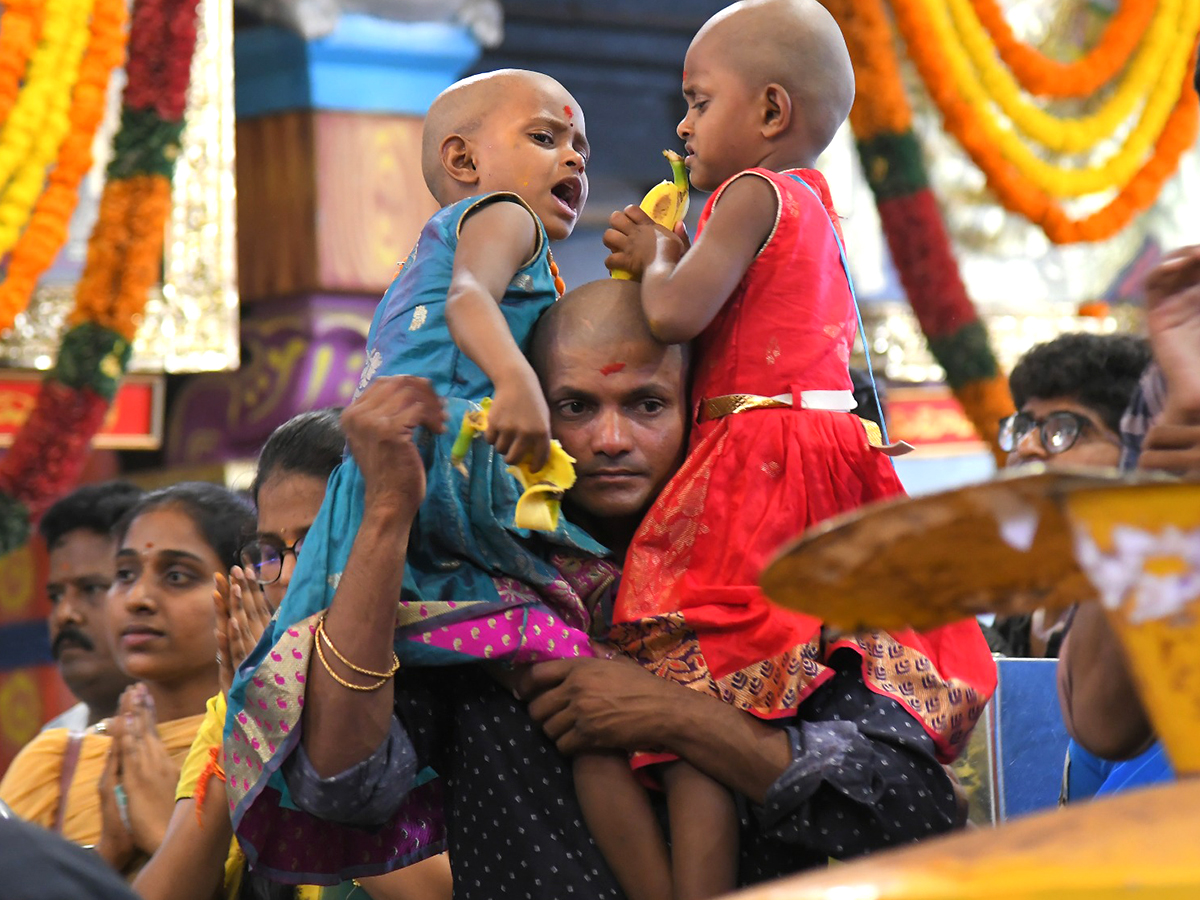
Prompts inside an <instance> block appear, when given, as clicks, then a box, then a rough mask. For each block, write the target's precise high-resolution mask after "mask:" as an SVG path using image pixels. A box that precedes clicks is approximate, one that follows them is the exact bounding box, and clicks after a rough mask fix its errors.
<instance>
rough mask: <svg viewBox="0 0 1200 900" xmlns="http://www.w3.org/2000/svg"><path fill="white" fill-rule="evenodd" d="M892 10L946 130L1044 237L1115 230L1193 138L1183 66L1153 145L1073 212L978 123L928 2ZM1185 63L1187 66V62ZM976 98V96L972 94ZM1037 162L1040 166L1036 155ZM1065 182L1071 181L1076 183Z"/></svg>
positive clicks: (1192, 105) (1191, 97)
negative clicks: (1094, 202) (1130, 169)
mask: <svg viewBox="0 0 1200 900" xmlns="http://www.w3.org/2000/svg"><path fill="white" fill-rule="evenodd" d="M1186 3H1187V4H1189V5H1186V6H1185V11H1186V12H1185V14H1186V15H1189V16H1191V15H1193V13H1194V12H1195V7H1196V0H1186ZM893 9H894V10H895V12H896V23H897V27H898V28H899V30H900V32H901V34H902V35H903V36H904V39H905V41H906V43H907V44H908V46H909V48H910V52H912V54H913V60H914V61H915V62H916V64H917V68H918V70H919V71H920V73H921V77H922V80H923V81H924V82H925V84H926V85H927V86H928V87H929V90H930V93H931V95H932V96H933V99H934V101H935V103H937V105H938V107H939V109H940V110H941V112H942V115H943V117H944V119H945V125H946V128H947V130H948V131H950V132H951V133H952V134H953V135H954V136H955V137H956V138H957V140H958V141H959V143H960V144H962V146H963V148H964V149H965V150H966V151H967V152H968V154H969V155H970V156H971V159H972V160H973V161H974V162H975V164H976V165H978V166H979V168H980V169H981V170H983V172H984V174H985V175H986V176H987V180H988V185H989V187H990V188H991V189H992V191H993V192H994V193H995V194H996V197H997V199H998V200H999V201H1000V203H1001V204H1002V205H1003V206H1004V207H1005V208H1006V209H1009V210H1011V211H1012V212H1015V213H1018V214H1020V215H1022V216H1025V217H1026V218H1027V219H1029V220H1030V221H1031V222H1034V223H1035V224H1037V225H1039V226H1041V228H1042V229H1043V231H1045V233H1046V235H1047V236H1048V237H1049V238H1050V240H1052V241H1054V242H1056V243H1074V242H1077V241H1096V240H1102V239H1104V238H1107V237H1111V236H1112V235H1113V234H1115V233H1116V232H1118V231H1120V230H1121V229H1122V228H1124V227H1125V225H1127V224H1128V223H1129V221H1130V220H1131V219H1132V218H1133V216H1135V215H1136V214H1137V213H1139V212H1141V211H1142V210H1144V209H1146V208H1147V207H1148V206H1149V205H1150V204H1152V203H1153V202H1154V199H1155V197H1157V196H1158V193H1159V191H1160V190H1161V189H1162V184H1163V182H1165V181H1166V179H1167V178H1169V177H1170V176H1171V174H1172V173H1173V172H1174V171H1175V168H1176V167H1177V166H1178V164H1179V158H1180V156H1181V155H1182V154H1183V153H1184V152H1185V151H1186V150H1187V149H1188V147H1189V146H1190V145H1191V144H1192V142H1193V141H1194V140H1195V137H1196V131H1197V103H1196V95H1195V92H1194V90H1193V88H1192V87H1191V83H1190V82H1191V73H1190V72H1188V71H1185V72H1184V73H1181V75H1180V77H1179V78H1178V81H1177V83H1178V84H1180V85H1181V88H1182V89H1181V90H1180V92H1179V93H1178V94H1176V95H1175V96H1174V109H1173V110H1171V112H1170V114H1169V116H1168V118H1167V121H1166V124H1165V125H1164V127H1163V129H1162V132H1161V133H1160V134H1159V136H1158V139H1157V141H1156V142H1155V144H1154V148H1153V151H1152V152H1151V153H1150V154H1149V157H1148V158H1147V159H1146V160H1145V161H1144V162H1143V163H1141V168H1140V169H1139V170H1138V171H1137V172H1136V174H1134V175H1133V177H1132V178H1129V179H1128V181H1126V182H1125V183H1124V185H1123V186H1121V188H1120V190H1119V191H1118V193H1117V195H1116V196H1115V197H1113V199H1112V200H1110V201H1109V202H1108V203H1107V204H1106V205H1105V206H1104V207H1103V208H1101V209H1099V210H1097V211H1096V212H1093V213H1091V214H1090V215H1087V216H1084V217H1082V218H1079V219H1073V218H1071V217H1070V216H1068V215H1067V213H1066V212H1065V211H1064V210H1063V209H1062V207H1061V206H1059V205H1058V204H1057V203H1056V202H1055V201H1054V200H1053V199H1051V197H1050V196H1049V192H1048V191H1046V190H1043V189H1041V187H1040V186H1039V185H1037V184H1033V183H1032V182H1031V179H1030V178H1029V177H1028V176H1027V175H1026V173H1024V172H1022V171H1021V170H1020V169H1018V168H1017V167H1016V166H1015V165H1014V164H1013V163H1012V161H1010V159H1008V158H1007V157H1006V155H1005V153H1003V152H1001V150H1000V149H998V147H999V146H1003V145H1007V143H1008V140H1007V139H1014V136H1013V135H1012V134H1011V132H1006V133H997V129H996V128H995V127H993V128H991V129H988V128H987V126H986V124H985V123H987V119H986V117H985V116H983V115H982V114H981V113H980V112H979V110H978V109H977V108H976V107H975V106H973V105H972V101H971V100H968V99H966V98H964V97H963V96H962V95H961V94H959V92H958V90H957V88H956V81H955V77H954V75H953V74H952V73H951V71H949V70H950V64H949V63H948V61H947V60H946V58H944V57H943V55H942V54H940V53H938V52H936V48H932V47H930V46H929V45H928V43H927V41H926V36H927V35H928V34H930V33H936V32H934V31H933V29H934V20H936V18H937V17H936V16H935V15H930V14H929V13H930V7H928V6H926V5H925V4H924V3H923V2H913V0H893ZM1189 21H1191V20H1189ZM1196 31H1197V28H1196V27H1195V26H1189V33H1190V34H1191V35H1192V40H1194V39H1195V35H1196ZM935 43H937V44H938V45H939V46H942V47H945V48H947V49H952V47H951V46H948V45H953V43H954V42H953V40H949V41H946V40H939V41H936V42H935ZM960 52H961V48H960ZM1184 68H1185V69H1186V68H1187V64H1186V63H1185V66H1184ZM860 92H861V85H860ZM1172 93H1174V92H1172ZM1170 98H1171V95H1170V94H1168V95H1167V99H1170ZM976 102H981V101H980V100H978V98H977V99H976ZM1152 102H1155V103H1158V104H1163V103H1165V102H1166V100H1164V98H1162V97H1157V98H1152ZM1018 143H1019V142H1018ZM1022 149H1024V148H1022ZM1026 152H1027V153H1028V151H1026ZM1037 163H1039V164H1040V165H1042V166H1046V164H1045V163H1042V162H1041V161H1040V160H1038V161H1037ZM1043 174H1046V173H1043ZM1068 174H1070V173H1068ZM1075 174H1082V173H1079V172H1077V173H1075ZM1055 177H1057V176H1055ZM1072 187H1073V188H1076V187H1078V185H1072Z"/></svg>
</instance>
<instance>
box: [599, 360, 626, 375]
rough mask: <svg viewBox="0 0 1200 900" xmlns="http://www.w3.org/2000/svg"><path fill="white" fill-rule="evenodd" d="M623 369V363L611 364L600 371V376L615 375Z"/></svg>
mask: <svg viewBox="0 0 1200 900" xmlns="http://www.w3.org/2000/svg"><path fill="white" fill-rule="evenodd" d="M624 368H625V363H619V362H612V363H609V364H608V365H607V366H604V367H603V368H601V369H600V374H601V375H616V374H617V373H618V372H620V371H621V370H622V369H624Z"/></svg>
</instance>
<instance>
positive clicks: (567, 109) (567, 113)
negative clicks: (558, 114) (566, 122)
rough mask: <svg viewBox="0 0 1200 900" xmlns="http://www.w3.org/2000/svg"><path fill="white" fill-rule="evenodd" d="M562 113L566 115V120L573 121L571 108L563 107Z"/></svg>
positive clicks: (573, 115) (573, 116) (573, 114)
mask: <svg viewBox="0 0 1200 900" xmlns="http://www.w3.org/2000/svg"><path fill="white" fill-rule="evenodd" d="M563 112H564V113H566V115H567V118H568V119H573V118H575V113H574V112H572V110H571V107H569V106H564V107H563Z"/></svg>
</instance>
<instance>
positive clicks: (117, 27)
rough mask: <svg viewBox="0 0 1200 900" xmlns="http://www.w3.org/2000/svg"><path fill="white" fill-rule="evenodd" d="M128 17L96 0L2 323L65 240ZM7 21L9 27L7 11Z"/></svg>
mask: <svg viewBox="0 0 1200 900" xmlns="http://www.w3.org/2000/svg"><path fill="white" fill-rule="evenodd" d="M126 18H127V10H126V5H125V0H95V7H94V9H93V10H92V22H91V34H92V39H91V42H90V44H89V46H88V49H87V52H86V54H85V55H84V57H83V60H82V62H81V63H80V67H79V78H78V80H77V82H76V84H75V90H74V92H73V95H72V104H71V111H70V114H69V117H68V118H69V124H70V131H69V133H68V134H67V136H66V139H65V140H64V141H63V142H62V144H61V146H60V147H59V151H58V159H57V160H56V161H55V163H54V167H53V169H52V170H51V172H50V176H49V179H48V180H47V183H46V189H45V190H44V191H43V192H42V195H41V196H40V197H39V198H38V200H37V205H36V206H35V207H34V210H33V215H32V216H31V217H30V219H29V223H28V225H26V227H25V230H24V232H22V234H21V236H20V238H19V239H18V240H17V242H16V246H15V248H14V249H13V253H12V257H11V258H10V259H9V263H8V271H7V272H6V273H5V276H4V281H3V283H0V329H4V328H8V327H10V326H11V325H12V322H13V320H14V319H15V318H16V316H17V314H18V313H19V312H21V311H22V310H23V309H25V307H26V306H27V305H28V304H29V298H30V296H31V295H32V294H33V290H34V288H35V287H36V286H37V280H38V278H40V277H41V275H42V273H43V272H45V271H46V269H48V268H49V267H50V264H51V263H52V262H54V259H55V257H56V256H57V255H58V252H59V250H61V249H62V246H63V244H65V243H66V240H67V226H68V224H69V223H70V220H71V215H72V214H73V213H74V211H75V206H76V205H77V203H78V202H79V184H80V182H81V181H82V180H83V178H84V176H86V175H87V173H88V172H89V171H90V170H91V168H92V143H93V141H94V139H95V135H96V129H97V128H99V126H100V122H101V121H102V120H103V118H104V107H105V98H106V97H107V94H108V80H109V77H110V76H111V74H112V70H113V68H114V67H115V66H118V65H120V63H121V60H122V58H123V57H124V55H125V38H126V31H125V23H126ZM4 27H5V28H7V27H8V13H7V12H6V13H5V19H4ZM2 33H3V29H0V34H2Z"/></svg>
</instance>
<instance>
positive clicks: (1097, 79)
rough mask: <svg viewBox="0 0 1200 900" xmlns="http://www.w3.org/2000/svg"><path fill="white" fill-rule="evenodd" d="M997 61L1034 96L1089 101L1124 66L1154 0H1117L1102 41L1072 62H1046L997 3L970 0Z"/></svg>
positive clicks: (1146, 24) (1145, 25)
mask: <svg viewBox="0 0 1200 900" xmlns="http://www.w3.org/2000/svg"><path fill="white" fill-rule="evenodd" d="M971 5H972V6H973V7H974V9H975V15H976V16H977V17H978V18H979V22H980V24H981V25H982V26H983V27H984V28H985V29H987V32H988V34H989V35H991V38H992V41H993V43H995V45H996V52H997V53H999V54H1000V59H1002V60H1003V61H1004V64H1005V65H1006V66H1007V67H1008V68H1009V69H1010V70H1011V71H1012V73H1013V75H1015V76H1016V78H1017V82H1018V83H1019V84H1020V85H1021V87H1022V88H1023V89H1024V90H1026V91H1028V92H1029V93H1031V94H1034V95H1036V96H1038V97H1089V96H1091V95H1092V94H1094V93H1095V92H1096V91H1098V90H1099V89H1100V88H1102V87H1103V86H1104V85H1106V84H1107V83H1108V82H1109V81H1111V80H1112V79H1113V78H1115V77H1116V75H1117V73H1118V72H1120V71H1121V70H1122V69H1124V68H1125V65H1126V63H1128V62H1129V58H1130V56H1131V55H1132V54H1133V51H1134V49H1135V48H1136V47H1137V46H1138V45H1139V44H1141V42H1142V37H1143V36H1144V35H1145V33H1146V29H1147V28H1148V27H1149V25H1150V19H1151V17H1152V16H1153V15H1154V11H1155V9H1156V8H1157V7H1158V5H1159V4H1158V0H1121V2H1120V4H1119V6H1118V7H1117V11H1116V13H1115V14H1114V15H1113V17H1112V18H1111V19H1109V21H1108V24H1107V25H1106V26H1105V29H1104V34H1103V35H1101V37H1100V40H1099V41H1097V42H1096V45H1095V46H1094V47H1092V49H1091V50H1089V51H1088V52H1087V53H1086V54H1085V55H1084V56H1083V57H1082V58H1080V59H1077V60H1074V61H1072V62H1069V63H1067V62H1059V61H1058V60H1055V59H1049V58H1048V57H1047V56H1046V55H1045V54H1043V53H1042V52H1041V51H1039V50H1038V49H1036V48H1034V47H1030V46H1029V45H1027V44H1024V43H1022V42H1021V41H1019V40H1017V38H1016V37H1015V36H1014V35H1013V33H1012V29H1011V28H1010V27H1009V25H1008V21H1007V20H1006V19H1005V18H1004V10H1003V9H1001V7H1000V4H999V3H998V2H997V0H971Z"/></svg>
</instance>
